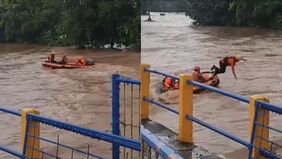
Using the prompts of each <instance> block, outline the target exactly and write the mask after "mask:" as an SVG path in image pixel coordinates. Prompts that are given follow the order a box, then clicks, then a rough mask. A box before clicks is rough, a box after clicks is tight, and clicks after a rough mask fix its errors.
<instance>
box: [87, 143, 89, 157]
mask: <svg viewBox="0 0 282 159" xmlns="http://www.w3.org/2000/svg"><path fill="white" fill-rule="evenodd" d="M87 159H89V144H88V145H87Z"/></svg>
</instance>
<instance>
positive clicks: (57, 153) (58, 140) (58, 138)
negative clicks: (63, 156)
mask: <svg viewBox="0 0 282 159" xmlns="http://www.w3.org/2000/svg"><path fill="white" fill-rule="evenodd" d="M59 142H60V136H59V135H57V150H56V158H58V155H59Z"/></svg>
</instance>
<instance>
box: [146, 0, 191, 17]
mask: <svg viewBox="0 0 282 159" xmlns="http://www.w3.org/2000/svg"><path fill="white" fill-rule="evenodd" d="M185 1H186V0H141V13H142V14H146V13H147V12H184V11H185V5H183V4H184V3H185Z"/></svg>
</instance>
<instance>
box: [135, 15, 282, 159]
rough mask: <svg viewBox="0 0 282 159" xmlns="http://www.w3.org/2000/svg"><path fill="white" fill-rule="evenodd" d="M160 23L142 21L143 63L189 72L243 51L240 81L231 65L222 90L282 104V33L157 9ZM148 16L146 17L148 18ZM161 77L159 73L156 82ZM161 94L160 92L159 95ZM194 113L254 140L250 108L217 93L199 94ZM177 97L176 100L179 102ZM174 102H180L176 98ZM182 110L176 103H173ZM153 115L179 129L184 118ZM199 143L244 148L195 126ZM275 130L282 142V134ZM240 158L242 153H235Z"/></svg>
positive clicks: (277, 122)
mask: <svg viewBox="0 0 282 159" xmlns="http://www.w3.org/2000/svg"><path fill="white" fill-rule="evenodd" d="M151 15H152V19H153V20H155V22H142V61H141V62H142V63H148V64H151V66H152V67H153V68H157V69H159V70H165V71H178V70H188V71H191V72H192V69H193V67H194V66H196V65H198V66H201V68H202V70H209V69H210V68H211V66H212V65H213V64H215V65H218V61H219V59H220V57H224V56H226V55H236V54H241V55H242V56H243V57H245V58H247V59H248V60H247V62H239V63H237V65H236V73H237V76H238V79H237V80H235V79H234V77H233V75H232V72H231V70H230V68H227V71H226V73H225V74H220V75H219V78H220V80H221V83H220V88H221V89H223V90H226V91H229V92H233V93H237V94H240V95H244V96H247V97H250V96H251V95H264V96H266V97H269V98H270V100H271V103H274V104H278V105H282V82H281V81H282V63H281V61H282V32H281V31H276V30H268V29H261V28H244V27H209V26H198V27H196V26H193V25H192V20H191V19H189V18H188V17H186V16H185V15H184V14H182V13H180V14H176V13H166V14H165V16H160V13H151ZM146 19H147V16H142V20H143V21H144V20H146ZM160 80H161V78H160V77H159V76H154V77H153V83H154V84H155V83H158V82H159V81H160ZM155 97H156V96H155ZM194 97H195V99H194V115H195V116H196V117H199V118H200V119H203V120H205V121H207V122H209V123H212V124H214V125H215V126H217V127H220V128H223V129H224V130H226V131H228V132H231V133H233V134H235V135H237V136H239V137H242V138H243V139H246V140H248V127H249V123H248V121H249V110H248V106H247V105H246V104H244V103H241V102H239V101H235V100H232V99H229V98H226V97H223V96H221V95H218V94H215V93H209V92H204V93H201V94H197V95H194ZM176 99H177V98H174V100H176ZM169 102H171V103H176V102H177V101H176V102H175V101H174V102H173V100H171V99H170V101H169ZM173 105H174V107H175V108H177V105H176V104H173ZM152 112H153V113H152V115H151V118H153V120H156V121H158V122H160V123H162V124H163V125H166V126H168V127H169V128H171V129H172V130H174V131H176V132H178V124H177V123H178V117H177V116H176V115H174V114H172V113H170V112H168V111H166V110H162V109H159V108H155V107H154V108H152ZM281 120H282V117H278V116H277V115H275V114H273V115H272V117H271V124H272V126H274V127H276V128H279V129H280V130H281V129H282V122H281ZM194 131H195V142H196V144H197V145H200V146H202V147H204V148H206V149H208V150H209V151H211V152H214V153H218V154H225V155H226V156H228V157H230V158H232V156H233V158H240V157H238V156H237V157H234V154H238V151H240V149H242V146H241V145H239V144H237V143H234V142H232V141H230V140H228V139H226V138H225V137H223V136H220V135H218V134H216V133H213V132H211V131H209V130H207V129H206V128H203V127H201V126H199V125H196V124H195V130H194ZM278 135H279V134H271V137H272V138H275V139H276V138H277V140H280V139H281V138H282V136H281V134H280V136H278ZM235 156H236V155H235Z"/></svg>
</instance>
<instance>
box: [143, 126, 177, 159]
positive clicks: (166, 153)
mask: <svg viewBox="0 0 282 159" xmlns="http://www.w3.org/2000/svg"><path fill="white" fill-rule="evenodd" d="M141 135H142V140H143V141H145V142H146V144H148V146H150V147H151V148H153V149H154V150H155V151H156V152H157V153H158V154H159V155H160V156H161V157H162V158H173V159H182V157H181V156H179V155H178V154H177V153H176V152H175V151H174V150H172V149H171V148H169V147H168V146H166V145H165V144H164V143H163V142H162V141H160V140H159V139H158V138H157V137H156V136H155V135H154V134H152V133H151V132H150V131H149V130H147V129H144V128H142V129H141ZM143 151H144V149H143ZM149 158H150V156H149Z"/></svg>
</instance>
